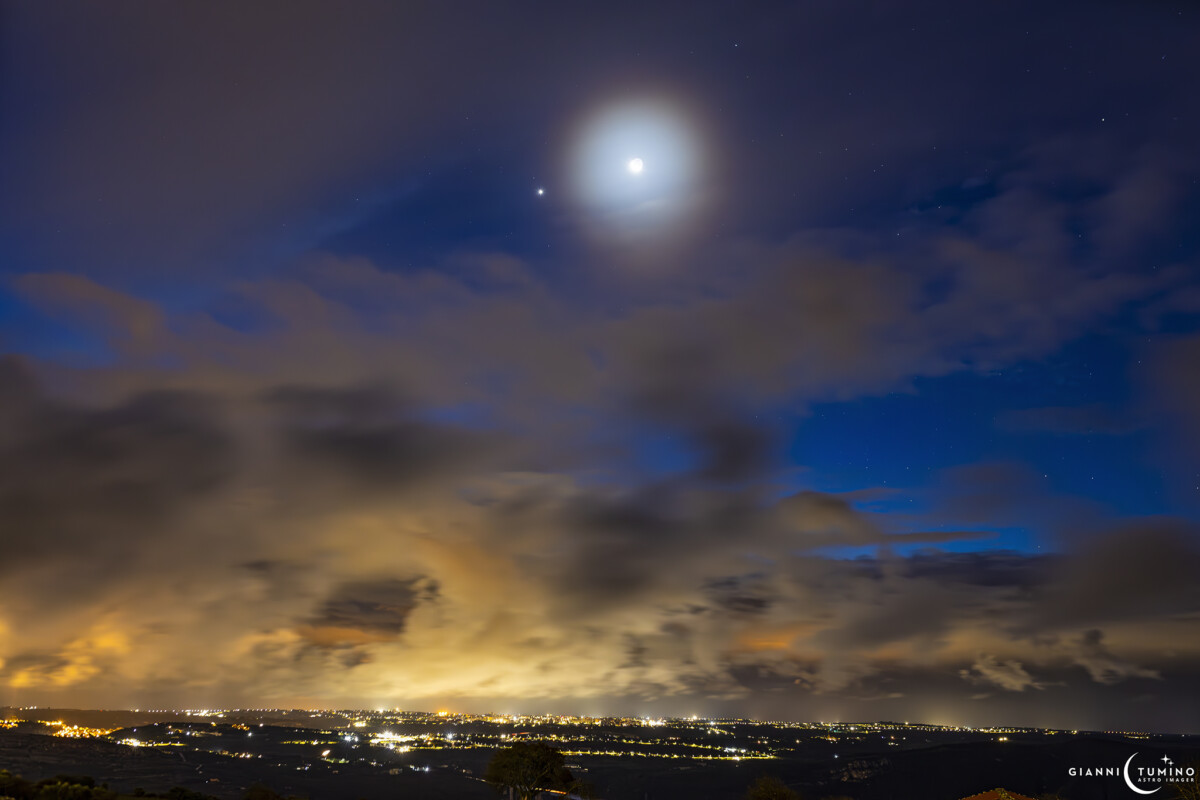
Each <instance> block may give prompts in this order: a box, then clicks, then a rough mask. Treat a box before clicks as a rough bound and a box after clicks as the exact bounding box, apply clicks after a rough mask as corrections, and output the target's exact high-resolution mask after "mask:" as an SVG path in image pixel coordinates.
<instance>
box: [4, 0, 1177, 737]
mask: <svg viewBox="0 0 1200 800" xmlns="http://www.w3.org/2000/svg"><path fill="white" fill-rule="evenodd" d="M1198 87H1200V6H1198V5H1197V4H1196V3H1194V2H1190V1H1189V2H1183V1H1182V0H1181V1H1179V2H1167V1H1154V0H1137V1H1136V2H1135V1H1134V0H1130V1H1129V2H1103V1H1102V0H1092V1H1091V2H1056V3H1045V2H1020V1H1017V2H980V3H976V2H966V3H964V2H958V1H957V0H956V1H954V2H951V1H947V2H930V1H929V0H914V2H906V3H877V2H861V1H859V0H824V1H821V2H796V3H788V4H782V3H728V4H722V3H712V2H707V0H696V2H689V3H667V2H659V3H621V2H603V3H576V2H571V3H552V2H545V3H534V2H528V3H515V2H511V3H509V2H503V3H496V2H443V3H428V4H418V3H370V2H349V3H332V2H330V3H327V4H311V3H295V2H287V3H283V2H279V3H267V2H259V3H251V4H245V3H234V2H229V3H213V2H170V3H159V2H149V1H147V2H140V3H129V2H124V3H122V2H116V3H70V2H62V3H59V2H54V3H45V2H32V1H31V2H4V3H3V4H2V5H0V353H2V354H3V355H0V704H3V703H7V704H12V705H31V704H41V705H51V704H52V705H71V706H83V707H102V706H103V707H119V706H125V707H141V708H147V707H211V706H217V705H221V706H233V705H240V706H255V707H262V706H302V707H316V706H324V707H351V706H357V707H375V706H388V707H396V706H398V707H404V708H414V709H425V710H436V709H439V708H446V709H451V710H458V711H496V712H505V711H511V712H516V711H525V712H533V711H558V712H563V713H581V714H597V713H610V714H611V713H628V714H671V715H691V714H701V715H748V716H757V717H761V718H769V719H798V720H821V719H825V720H831V719H856V720H860V719H893V720H910V721H926V722H935V723H967V724H1027V725H1041V726H1051V727H1066V728H1075V727H1079V728H1123V729H1138V730H1147V729H1152V730H1160V731H1175V730H1186V729H1190V730H1193V731H1194V730H1195V729H1196V717H1195V714H1194V710H1195V709H1196V708H1197V707H1200V456H1198V455H1197V453H1198V452H1200V449H1198V448H1200V88H1198ZM635 159H640V161H639V162H637V163H636V164H635V163H634V160H635ZM636 167H640V171H639V170H637V169H636Z"/></svg>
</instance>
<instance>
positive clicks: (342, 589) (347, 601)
mask: <svg viewBox="0 0 1200 800" xmlns="http://www.w3.org/2000/svg"><path fill="white" fill-rule="evenodd" d="M437 592H438V590H437V584H436V582H428V581H424V582H423V581H422V580H421V579H419V578H412V579H408V580H401V579H398V578H389V579H385V580H380V581H362V582H357V583H350V584H344V585H342V586H339V587H338V588H337V589H336V591H335V592H334V593H333V595H331V596H330V597H329V598H327V599H326V600H325V602H324V603H323V604H322V606H321V608H320V610H319V611H318V613H317V614H316V615H315V616H313V617H310V618H309V619H307V620H305V623H304V625H303V626H301V628H300V635H301V636H302V637H303V638H305V639H307V640H308V641H310V642H312V644H314V645H316V646H318V647H350V646H355V645H363V644H368V643H370V642H376V641H390V640H393V639H396V638H397V637H399V636H400V635H401V634H403V633H404V626H405V624H406V623H407V621H408V616H409V614H411V613H412V611H413V609H414V608H415V607H416V605H417V603H419V602H421V601H429V600H433V599H436V597H437ZM357 658H359V659H363V661H358V662H356V663H364V662H365V660H366V659H369V656H367V655H366V654H360V655H359V656H357Z"/></svg>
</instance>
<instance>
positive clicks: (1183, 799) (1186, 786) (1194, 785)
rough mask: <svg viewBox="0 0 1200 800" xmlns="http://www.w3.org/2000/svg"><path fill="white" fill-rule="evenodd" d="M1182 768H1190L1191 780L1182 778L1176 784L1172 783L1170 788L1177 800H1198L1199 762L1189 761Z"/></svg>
mask: <svg viewBox="0 0 1200 800" xmlns="http://www.w3.org/2000/svg"><path fill="white" fill-rule="evenodd" d="M1184 767H1185V768H1189V767H1190V768H1191V770H1192V777H1191V779H1190V780H1189V779H1187V778H1184V779H1183V780H1181V781H1179V782H1177V783H1172V784H1171V788H1172V789H1174V790H1175V796H1176V797H1177V798H1179V800H1200V760H1195V761H1191V762H1189V763H1187V764H1185V765H1184Z"/></svg>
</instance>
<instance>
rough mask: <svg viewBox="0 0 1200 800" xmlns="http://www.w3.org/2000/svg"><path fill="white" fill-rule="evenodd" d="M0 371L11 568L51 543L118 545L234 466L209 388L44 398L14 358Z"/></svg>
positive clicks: (200, 496) (119, 549) (3, 497)
mask: <svg viewBox="0 0 1200 800" xmlns="http://www.w3.org/2000/svg"><path fill="white" fill-rule="evenodd" d="M0 371H2V372H3V373H4V378H5V379H6V380H4V381H3V382H4V384H5V386H6V391H5V392H4V395H3V398H2V399H0V419H2V420H3V426H2V430H0V464H3V468H2V469H0V509H2V511H0V513H2V514H3V516H4V517H5V518H6V520H8V524H9V525H10V526H11V527H10V531H12V532H13V533H14V534H15V535H14V536H13V538H12V541H10V542H9V543H8V545H7V546H6V548H5V550H6V558H5V560H4V567H5V568H7V569H8V570H12V569H15V568H18V567H19V565H20V564H21V563H22V562H23V561H24V559H26V558H29V557H34V556H44V555H46V554H49V553H53V554H62V555H63V556H64V557H67V558H85V557H87V555H90V556H92V557H96V556H98V555H100V554H101V553H107V554H122V553H125V552H127V551H128V550H129V548H131V547H134V546H136V544H137V543H139V542H141V541H144V540H145V539H146V538H148V537H153V536H154V535H155V532H156V531H155V529H156V528H157V527H158V526H161V525H169V524H170V520H171V519H172V518H175V517H177V516H179V515H181V514H184V513H186V512H187V510H188V508H189V507H194V506H195V505H196V504H197V503H199V502H201V501H203V500H204V499H205V498H208V497H211V496H212V495H213V494H214V492H216V491H217V490H219V489H220V488H221V487H222V486H223V485H225V484H226V483H227V482H229V481H230V480H231V479H232V477H233V476H234V475H235V474H236V472H237V469H238V457H237V444H236V441H235V438H234V437H233V435H232V434H231V432H230V431H229V429H228V427H227V426H226V424H225V423H224V422H223V420H222V418H221V416H222V415H221V412H220V408H219V403H217V402H216V401H215V400H214V399H213V398H211V397H208V396H204V395H200V394H196V393H190V392H179V391H148V392H144V393H140V394H137V395H135V396H132V397H130V398H128V399H127V400H126V401H124V402H122V403H119V404H117V405H114V406H110V407H98V408H89V407H83V406H78V405H68V404H64V403H61V402H58V401H55V400H52V399H50V398H49V397H47V396H46V395H45V394H43V393H42V392H41V391H40V389H39V388H38V387H37V385H36V382H35V380H34V378H33V377H32V375H31V374H30V372H29V370H28V369H27V368H26V367H25V366H24V365H23V364H22V363H21V362H19V361H17V360H15V359H12V358H9V359H6V360H5V361H4V363H3V366H2V367H0ZM64 494H66V495H69V496H70V498H71V500H70V502H63V500H64ZM104 560H105V561H107V560H108V558H107V557H105V558H104Z"/></svg>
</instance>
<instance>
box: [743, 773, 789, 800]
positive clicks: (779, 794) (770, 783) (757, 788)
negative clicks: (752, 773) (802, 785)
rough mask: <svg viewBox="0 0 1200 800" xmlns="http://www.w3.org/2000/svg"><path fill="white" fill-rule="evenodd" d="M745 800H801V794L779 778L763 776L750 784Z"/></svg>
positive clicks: (744, 796)
mask: <svg viewBox="0 0 1200 800" xmlns="http://www.w3.org/2000/svg"><path fill="white" fill-rule="evenodd" d="M743 798H744V800H800V794H799V792H797V791H796V790H795V789H791V788H788V785H787V784H786V783H784V782H783V781H781V780H779V778H770V777H767V776H765V775H764V776H763V777H761V778H759V779H758V780H756V781H755V782H754V783H752V784H750V788H749V789H747V790H746V794H745V795H743Z"/></svg>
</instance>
